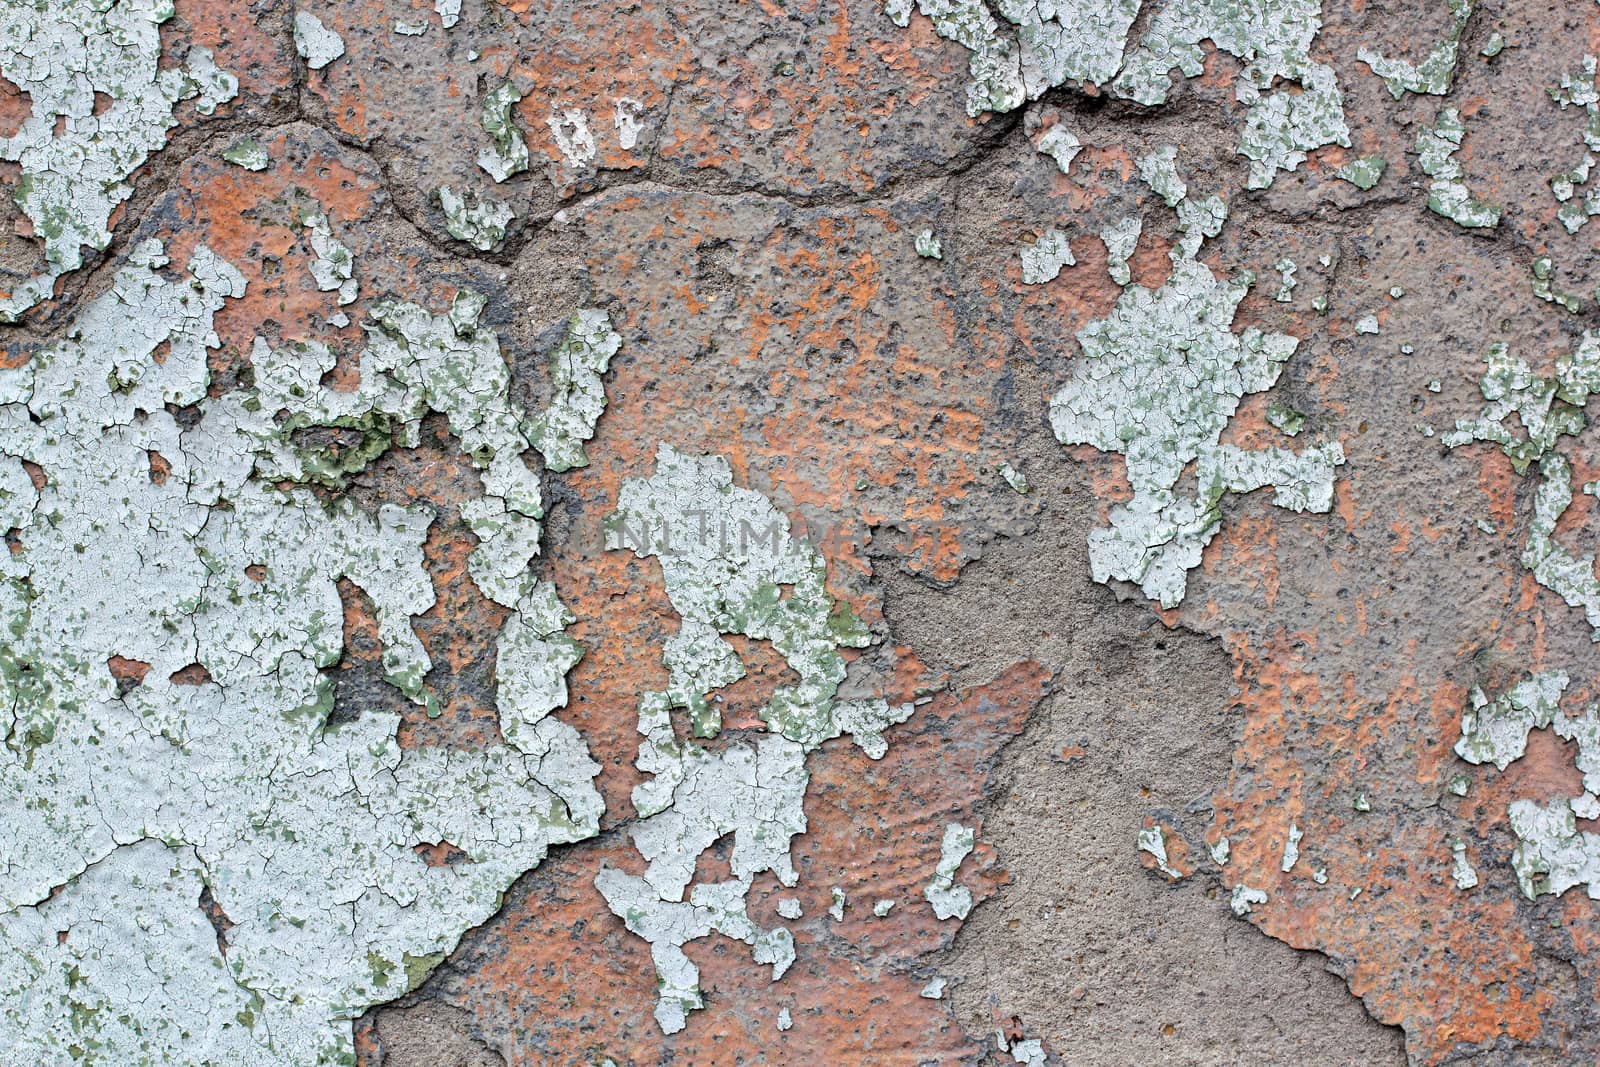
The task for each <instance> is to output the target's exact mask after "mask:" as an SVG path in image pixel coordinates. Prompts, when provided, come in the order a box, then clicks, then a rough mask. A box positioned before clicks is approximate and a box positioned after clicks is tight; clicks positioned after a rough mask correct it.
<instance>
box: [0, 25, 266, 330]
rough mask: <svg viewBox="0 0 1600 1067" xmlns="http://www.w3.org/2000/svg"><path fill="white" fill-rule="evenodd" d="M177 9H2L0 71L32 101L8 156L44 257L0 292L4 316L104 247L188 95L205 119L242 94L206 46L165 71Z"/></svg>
mask: <svg viewBox="0 0 1600 1067" xmlns="http://www.w3.org/2000/svg"><path fill="white" fill-rule="evenodd" d="M173 14H174V11H173V7H172V4H171V2H170V0H133V2H124V3H116V4H112V3H103V2H99V0H60V2H55V3H48V4H46V3H13V4H7V5H5V7H4V8H0V76H3V77H4V78H5V80H6V81H9V82H10V83H11V84H13V85H15V86H16V87H17V88H18V89H20V90H22V91H24V92H26V93H27V94H28V97H29V98H30V99H31V102H32V103H31V109H30V113H29V115H28V117H27V119H26V120H25V121H23V123H22V125H21V126H20V127H19V128H18V130H17V131H16V133H14V134H12V135H11V136H9V137H0V159H3V160H7V161H10V162H13V163H16V164H17V165H18V166H19V167H20V170H21V177H20V179H19V180H18V181H17V183H16V190H15V192H14V194H13V196H14V198H15V200H16V203H17V206H18V207H19V208H21V209H22V213H23V214H24V215H26V216H27V217H28V219H29V220H30V221H31V222H32V224H33V232H34V234H35V236H36V237H37V238H38V239H39V241H40V243H41V244H42V245H43V247H44V258H45V270H44V271H43V272H42V273H40V274H37V275H34V276H33V277H31V278H28V279H26V280H24V281H23V282H21V283H20V284H18V285H17V286H16V287H15V288H14V289H13V290H12V291H11V292H10V293H7V294H4V295H3V296H0V323H9V322H15V321H17V319H18V317H19V316H21V315H22V314H23V313H24V312H26V311H28V310H29V309H30V308H32V307H34V306H35V305H37V304H39V303H40V302H41V301H43V300H46V299H48V298H49V297H50V295H51V292H52V290H53V287H54V285H55V282H56V280H57V279H59V278H60V277H62V276H63V275H65V274H67V273H69V272H71V271H74V270H77V269H78V268H79V267H81V266H82V265H83V261H84V260H83V250H84V249H85V248H90V249H93V250H94V251H96V252H99V251H104V250H105V248H106V246H107V245H108V244H109V243H110V241H111V216H112V213H113V212H115V211H116V209H117V208H118V207H119V206H120V205H121V204H122V203H123V202H125V201H126V200H127V199H128V198H129V197H130V196H132V195H133V186H132V185H131V184H129V179H130V178H131V177H132V176H133V173H134V172H135V171H137V170H138V169H139V168H140V167H141V166H142V165H143V164H144V162H145V161H146V160H147V159H148V158H149V157H150V155H151V153H153V152H155V151H157V150H159V149H160V148H161V147H162V146H163V145H165V144H166V140H167V132H168V131H169V130H171V129H172V127H173V126H175V125H177V122H178V119H177V117H176V115H175V113H174V112H175V109H176V108H177V105H178V103H179V102H180V101H183V100H193V101H194V107H195V110H196V111H198V112H199V113H201V114H207V115H208V114H210V113H211V112H213V111H214V110H216V108H217V107H218V106H219V105H220V104H222V103H225V102H226V101H228V100H231V99H233V98H234V96H235V95H237V93H238V89H239V82H238V79H237V78H235V77H234V76H233V75H232V74H229V73H228V72H226V71H223V70H221V69H219V68H218V67H217V65H216V62H215V60H214V58H213V56H212V54H211V52H210V51H209V50H208V49H205V48H201V47H195V48H192V49H191V50H190V52H189V59H188V64H187V66H186V67H183V68H178V67H166V68H163V67H161V65H160V60H161V25H162V24H163V23H165V22H167V21H168V20H170V19H171V18H172V16H173ZM97 99H98V100H101V101H103V102H104V103H103V106H102V104H99V103H97Z"/></svg>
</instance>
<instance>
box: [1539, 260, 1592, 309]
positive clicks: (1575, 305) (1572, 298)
mask: <svg viewBox="0 0 1600 1067" xmlns="http://www.w3.org/2000/svg"><path fill="white" fill-rule="evenodd" d="M1532 269H1533V282H1532V284H1533V295H1534V296H1536V297H1538V298H1539V299H1540V300H1544V301H1547V302H1549V303H1552V304H1556V305H1558V306H1560V307H1563V308H1565V309H1566V310H1568V311H1570V312H1572V314H1574V315H1581V314H1582V313H1583V298H1582V297H1580V296H1577V295H1576V294H1573V293H1569V292H1566V291H1564V290H1562V289H1558V288H1556V268H1555V264H1554V263H1552V262H1551V260H1550V257H1549V256H1540V257H1538V258H1537V259H1535V260H1534V261H1533V268H1532Z"/></svg>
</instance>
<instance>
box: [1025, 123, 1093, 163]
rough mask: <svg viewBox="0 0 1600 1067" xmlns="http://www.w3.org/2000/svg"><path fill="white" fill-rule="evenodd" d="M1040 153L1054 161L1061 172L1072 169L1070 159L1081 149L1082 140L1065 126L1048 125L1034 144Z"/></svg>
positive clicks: (1074, 157)
mask: <svg viewBox="0 0 1600 1067" xmlns="http://www.w3.org/2000/svg"><path fill="white" fill-rule="evenodd" d="M1036 147H1037V148H1038V150H1039V151H1040V153H1042V154H1043V155H1047V156H1049V157H1050V158H1051V159H1053V160H1055V161H1056V169H1057V170H1059V171H1061V173H1062V174H1069V173H1071V171H1072V161H1073V160H1074V159H1076V158H1077V156H1078V153H1079V152H1081V151H1082V150H1083V142H1082V141H1080V140H1078V137H1077V135H1076V134H1074V133H1073V132H1072V131H1071V130H1069V129H1067V128H1066V127H1065V126H1062V125H1060V124H1057V125H1055V126H1052V127H1050V128H1049V129H1048V130H1046V131H1044V133H1043V134H1042V135H1041V136H1040V137H1039V141H1038V144H1037V146H1036Z"/></svg>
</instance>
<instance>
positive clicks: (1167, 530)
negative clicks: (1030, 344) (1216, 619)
mask: <svg viewBox="0 0 1600 1067" xmlns="http://www.w3.org/2000/svg"><path fill="white" fill-rule="evenodd" d="M1175 157H1176V150H1175V149H1172V148H1170V147H1169V148H1167V149H1164V150H1162V151H1159V152H1157V153H1154V154H1152V155H1150V156H1147V157H1145V158H1143V159H1141V160H1140V161H1139V168H1140V173H1141V175H1142V176H1143V177H1144V179H1145V181H1146V182H1147V183H1148V184H1149V185H1150V187H1151V189H1153V190H1154V191H1155V192H1156V193H1157V194H1159V195H1160V196H1162V197H1163V198H1164V199H1165V200H1166V201H1167V203H1168V204H1169V205H1171V206H1173V207H1175V208H1176V210H1177V213H1178V218H1179V223H1178V228H1179V230H1180V232H1181V234H1182V238H1181V240H1180V241H1179V243H1178V245H1177V246H1175V247H1174V248H1173V250H1172V252H1171V255H1170V258H1171V261H1172V273H1171V276H1170V277H1169V278H1168V279H1167V280H1166V282H1164V283H1163V284H1162V285H1161V287H1160V288H1158V289H1155V290H1151V289H1149V288H1146V287H1145V286H1142V285H1136V284H1135V285H1129V286H1127V287H1125V288H1124V289H1123V292H1122V295H1121V296H1120V297H1119V298H1118V300H1117V304H1116V307H1115V309H1114V310H1113V311H1112V313H1111V316H1110V317H1109V318H1106V319H1103V320H1100V321H1098V322H1092V323H1090V324H1089V325H1088V326H1087V327H1085V328H1084V329H1083V330H1082V331H1080V332H1079V334H1078V343H1079V344H1080V345H1081V346H1082V348H1083V357H1082V358H1081V359H1080V360H1079V361H1078V362H1077V363H1076V364H1075V365H1074V367H1073V372H1072V376H1071V378H1070V380H1069V381H1068V382H1067V384H1066V385H1064V386H1063V387H1062V388H1061V390H1060V391H1059V392H1057V393H1056V394H1055V396H1054V397H1052V398H1051V401H1050V422H1051V426H1052V428H1053V429H1054V431H1055V435H1056V438H1057V440H1059V441H1060V442H1061V443H1062V444H1069V445H1070V444H1087V445H1092V446H1094V447H1095V448H1098V449H1100V450H1101V451H1105V452H1118V453H1121V454H1122V455H1123V456H1124V457H1126V460H1127V463H1126V470H1127V478H1128V484H1129V486H1130V488H1131V489H1132V490H1133V497H1132V499H1131V500H1129V501H1128V502H1127V503H1125V504H1119V505H1117V506H1116V507H1114V508H1112V510H1111V515H1110V525H1109V526H1107V527H1102V528H1097V529H1095V530H1092V531H1091V532H1090V534H1089V564H1090V569H1091V571H1092V573H1093V575H1094V578H1095V580H1096V581H1100V582H1106V581H1110V580H1112V579H1117V580H1122V581H1129V582H1133V583H1135V584H1137V585H1138V586H1139V587H1140V588H1141V589H1142V590H1143V591H1144V593H1145V595H1146V596H1148V597H1150V598H1151V599H1153V600H1157V601H1159V602H1160V603H1161V605H1162V606H1163V607H1173V606H1175V605H1177V604H1178V603H1179V602H1181V601H1182V600H1183V595H1184V591H1185V589H1186V586H1187V574H1188V571H1189V570H1190V569H1192V568H1193V567H1195V566H1197V565H1198V564H1199V562H1200V553H1201V550H1202V549H1204V548H1205V546H1206V544H1207V543H1208V542H1209V541H1210V540H1211V538H1212V537H1213V536H1215V535H1216V532H1217V530H1218V528H1219V527H1220V525H1221V522H1222V513H1221V510H1220V507H1219V505H1220V502H1221V500H1222V497H1223V496H1224V495H1225V494H1227V493H1247V492H1251V491H1253V490H1255V489H1259V488H1263V487H1266V486H1271V487H1272V488H1273V490H1274V495H1273V503H1274V504H1276V505H1278V506H1279V507H1283V508H1288V509H1290V510H1292V511H1327V510H1328V509H1329V507H1330V506H1331V505H1332V501H1333V476H1334V469H1335V468H1336V467H1338V466H1339V465H1340V464H1342V463H1343V462H1344V451H1343V449H1342V448H1341V447H1340V445H1339V444H1338V443H1337V442H1329V443H1327V444H1321V445H1314V446H1312V447H1309V448H1307V449H1304V450H1303V451H1300V452H1293V451H1290V450H1287V449H1283V448H1276V447H1273V448H1267V449H1261V450H1256V451H1247V450H1245V449H1241V448H1239V447H1237V446H1234V445H1224V444H1222V443H1220V439H1221V435H1222V431H1223V430H1224V429H1225V428H1226V427H1227V424H1228V420H1229V419H1230V418H1231V417H1232V416H1233V414H1234V412H1235V411H1236V410H1237V408H1238V405H1239V401H1240V400H1241V399H1242V398H1243V397H1245V396H1246V395H1248V394H1250V393H1258V392H1262V391H1264V390H1266V389H1269V388H1271V386H1272V385H1273V383H1274V382H1276V381H1277V379H1278V375H1279V374H1280V373H1281V372H1282V369H1283V364H1284V363H1285V362H1286V361H1287V360H1288V358H1289V356H1290V355H1291V354H1292V353H1293V352H1294V350H1295V348H1296V347H1297V345H1298V344H1299V342H1298V340H1297V339H1296V338H1294V337H1291V336H1288V335H1287V334H1280V333H1265V332H1263V331H1261V330H1260V329H1258V328H1256V327H1253V326H1252V327H1249V328H1247V329H1246V330H1245V331H1244V332H1243V333H1238V334H1236V333H1234V332H1232V329H1231V325H1232V322H1233V318H1234V313H1235V311H1236V309H1237V308H1238V306H1239V302H1240V301H1241V300H1242V299H1243V298H1244V295H1245V293H1246V291H1247V290H1248V287H1249V283H1248V282H1227V281H1224V280H1222V279H1219V278H1217V277H1216V276H1215V275H1214V274H1212V272H1211V270H1210V268H1208V267H1206V266H1205V265H1204V264H1202V263H1200V262H1198V261H1197V260H1196V259H1195V256H1196V254H1197V253H1198V252H1199V250H1200V247H1201V244H1202V242H1203V241H1204V240H1205V239H1206V238H1208V237H1210V236H1214V235H1215V234H1216V233H1217V232H1219V231H1220V229H1221V227H1222V223H1223V220H1224V219H1226V217H1227V209H1226V208H1225V207H1224V206H1223V204H1222V201H1221V200H1220V199H1219V198H1218V197H1215V196H1212V197H1209V198H1208V199H1206V200H1205V201H1200V202H1196V201H1194V200H1191V199H1189V197H1188V194H1187V189H1186V187H1185V184H1184V182H1183V180H1182V179H1181V178H1180V177H1179V176H1178V173H1177V170H1176V167H1175V165H1174V159H1175ZM1172 384H1176V385H1177V387H1176V388H1173V387H1172ZM1190 464H1196V465H1197V474H1198V478H1197V483H1198V484H1197V488H1196V490H1195V492H1194V493H1193V495H1190V494H1189V493H1187V492H1185V491H1183V490H1181V489H1180V487H1179V480H1180V478H1181V477H1182V475H1183V473H1184V470H1185V468H1187V467H1188V466H1189V465H1190Z"/></svg>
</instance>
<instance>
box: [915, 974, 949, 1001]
mask: <svg viewBox="0 0 1600 1067" xmlns="http://www.w3.org/2000/svg"><path fill="white" fill-rule="evenodd" d="M949 984H950V982H949V979H946V978H935V979H933V980H932V981H930V982H929V983H928V984H927V985H925V986H923V987H922V990H921V991H920V992H919V993H918V994H917V996H919V997H922V998H923V999H924V1000H943V999H944V991H945V987H946V986H948V985H949Z"/></svg>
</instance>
